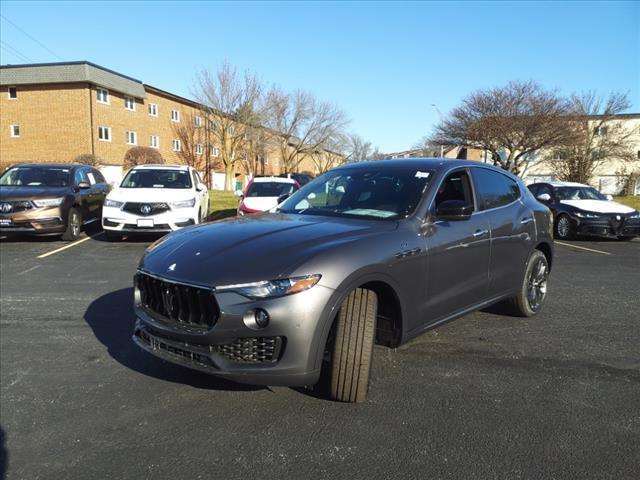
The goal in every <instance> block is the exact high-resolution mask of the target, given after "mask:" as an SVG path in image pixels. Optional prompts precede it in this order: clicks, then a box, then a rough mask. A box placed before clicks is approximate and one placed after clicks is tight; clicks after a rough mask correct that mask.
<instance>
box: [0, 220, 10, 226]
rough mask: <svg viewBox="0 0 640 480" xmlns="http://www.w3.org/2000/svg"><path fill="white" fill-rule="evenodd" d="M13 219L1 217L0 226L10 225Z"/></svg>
mask: <svg viewBox="0 0 640 480" xmlns="http://www.w3.org/2000/svg"><path fill="white" fill-rule="evenodd" d="M11 224H12V221H11V219H10V218H0V227H10V226H11Z"/></svg>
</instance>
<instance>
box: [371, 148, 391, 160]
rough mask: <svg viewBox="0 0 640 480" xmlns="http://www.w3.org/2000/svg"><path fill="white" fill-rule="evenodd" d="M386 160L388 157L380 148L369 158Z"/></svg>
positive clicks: (374, 150) (375, 149)
mask: <svg viewBox="0 0 640 480" xmlns="http://www.w3.org/2000/svg"><path fill="white" fill-rule="evenodd" d="M385 158H387V155H385V154H384V153H382V152H381V151H380V149H379V148H378V147H375V148H374V149H373V152H372V153H371V155H370V156H369V160H384V159H385Z"/></svg>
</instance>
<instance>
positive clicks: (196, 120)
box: [193, 115, 202, 128]
mask: <svg viewBox="0 0 640 480" xmlns="http://www.w3.org/2000/svg"><path fill="white" fill-rule="evenodd" d="M193 123H194V125H195V126H196V127H198V128H200V127H201V126H202V117H200V116H199V115H196V116H195V117H194V118H193Z"/></svg>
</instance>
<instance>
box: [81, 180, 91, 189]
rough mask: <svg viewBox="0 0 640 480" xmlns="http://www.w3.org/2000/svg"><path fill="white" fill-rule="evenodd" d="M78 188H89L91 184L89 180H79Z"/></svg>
mask: <svg viewBox="0 0 640 480" xmlns="http://www.w3.org/2000/svg"><path fill="white" fill-rule="evenodd" d="M78 188H79V189H80V190H86V189H87V188H91V184H90V183H89V182H80V183H79V184H78Z"/></svg>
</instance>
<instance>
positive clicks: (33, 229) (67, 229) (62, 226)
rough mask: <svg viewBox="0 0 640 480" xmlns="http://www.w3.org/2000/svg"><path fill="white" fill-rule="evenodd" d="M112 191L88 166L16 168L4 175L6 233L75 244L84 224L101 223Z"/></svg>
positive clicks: (0, 218)
mask: <svg viewBox="0 0 640 480" xmlns="http://www.w3.org/2000/svg"><path fill="white" fill-rule="evenodd" d="M108 191H109V185H108V184H107V183H106V182H105V179H104V177H103V176H102V174H101V173H100V172H99V171H98V170H97V169H95V168H93V167H91V166H88V165H75V164H71V165H66V164H30V163H24V164H18V165H15V166H13V167H10V168H8V169H7V170H5V172H4V173H3V174H2V176H1V177H0V234H1V235H16V234H19V235H25V234H26V235H62V238H63V239H64V240H75V239H77V238H78V236H79V235H80V232H81V231H82V227H83V226H84V225H87V224H89V223H91V222H94V221H99V220H100V216H101V214H102V202H103V201H104V198H105V196H106V195H107V193H108Z"/></svg>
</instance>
